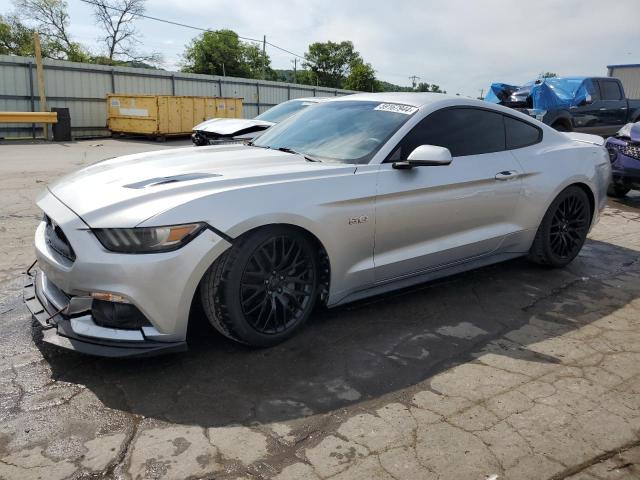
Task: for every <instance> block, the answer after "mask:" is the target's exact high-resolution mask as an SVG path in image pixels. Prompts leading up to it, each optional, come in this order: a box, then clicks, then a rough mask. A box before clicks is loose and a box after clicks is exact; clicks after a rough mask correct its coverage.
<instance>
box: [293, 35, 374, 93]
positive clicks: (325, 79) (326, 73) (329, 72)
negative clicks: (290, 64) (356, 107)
mask: <svg viewBox="0 0 640 480" xmlns="http://www.w3.org/2000/svg"><path fill="white" fill-rule="evenodd" d="M304 58H305V61H304V62H303V64H302V66H303V67H304V68H308V69H310V70H311V71H312V72H313V73H314V74H315V75H316V77H317V80H318V83H319V85H322V86H323V87H333V88H341V87H342V84H343V82H344V80H345V78H346V77H348V76H349V73H350V71H351V65H356V62H358V61H359V62H360V63H362V59H361V57H360V54H359V53H358V52H356V51H355V49H354V47H353V43H352V42H349V41H344V42H340V43H336V42H332V41H328V42H316V43H312V44H311V45H309V48H308V51H307V53H305V54H304Z"/></svg>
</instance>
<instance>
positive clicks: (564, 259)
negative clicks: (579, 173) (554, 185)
mask: <svg viewBox="0 0 640 480" xmlns="http://www.w3.org/2000/svg"><path fill="white" fill-rule="evenodd" d="M591 215H592V211H591V204H590V202H589V197H588V196H587V193H586V192H585V191H584V190H583V189H582V188H580V187H579V186H576V185H572V186H570V187H567V188H566V189H564V190H563V191H562V192H561V193H560V194H559V195H558V196H557V197H556V198H555V200H554V201H553V202H552V203H551V205H550V206H549V208H548V209H547V212H546V214H545V216H544V218H543V219H542V222H541V223H540V226H539V227H538V231H537V232H536V236H535V238H534V241H533V245H532V246H531V249H530V250H529V259H530V260H531V261H533V262H535V263H538V264H541V265H546V266H550V267H556V268H557V267H564V266H566V265H568V264H569V263H570V262H571V261H572V260H573V259H574V258H575V257H576V256H577V255H578V253H579V252H580V249H581V248H582V246H583V245H584V242H585V240H586V238H587V233H589V227H590V225H591Z"/></svg>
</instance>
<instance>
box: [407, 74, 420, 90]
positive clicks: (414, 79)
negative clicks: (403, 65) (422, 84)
mask: <svg viewBox="0 0 640 480" xmlns="http://www.w3.org/2000/svg"><path fill="white" fill-rule="evenodd" d="M409 80H411V86H412V87H413V89H414V90H415V89H416V85H417V83H418V80H420V77H419V76H417V75H411V76H410V77H409Z"/></svg>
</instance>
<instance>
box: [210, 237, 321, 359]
mask: <svg viewBox="0 0 640 480" xmlns="http://www.w3.org/2000/svg"><path fill="white" fill-rule="evenodd" d="M318 270H319V269H318V252H316V251H315V250H314V248H313V247H312V245H311V243H310V242H309V240H307V238H306V236H305V235H304V233H302V232H299V231H297V230H295V229H292V228H287V227H280V226H273V227H265V228H261V229H258V230H256V231H254V232H251V233H249V234H247V235H246V236H244V237H240V238H239V239H238V240H237V241H236V242H234V244H233V246H232V247H231V248H230V249H229V250H228V251H227V252H225V253H224V254H223V255H222V256H221V257H220V258H219V259H218V260H216V262H215V263H214V264H213V265H212V266H211V267H210V268H209V270H208V271H207V273H206V274H205V276H204V278H203V279H202V281H201V283H200V295H201V298H202V306H203V308H204V311H205V313H206V315H207V317H208V319H209V321H210V322H211V324H212V325H213V326H214V327H215V328H216V330H218V331H219V332H220V333H221V334H223V335H224V336H226V337H228V338H230V339H232V340H235V341H237V342H240V343H244V344H246V345H251V346H256V347H269V346H273V345H276V344H278V343H280V342H282V341H284V340H286V339H287V338H289V337H291V336H292V335H293V334H294V333H295V332H297V331H298V330H299V329H300V328H301V327H302V326H303V325H304V323H305V322H306V321H307V319H308V318H309V316H310V315H311V312H312V310H313V308H314V306H315V302H316V299H317V297H318V288H319V283H320V282H319V272H318Z"/></svg>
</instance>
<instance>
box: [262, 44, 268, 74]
mask: <svg viewBox="0 0 640 480" xmlns="http://www.w3.org/2000/svg"><path fill="white" fill-rule="evenodd" d="M266 56H267V36H266V35H264V36H263V37H262V80H264V79H265V78H264V66H265V65H264V64H265V59H266Z"/></svg>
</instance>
